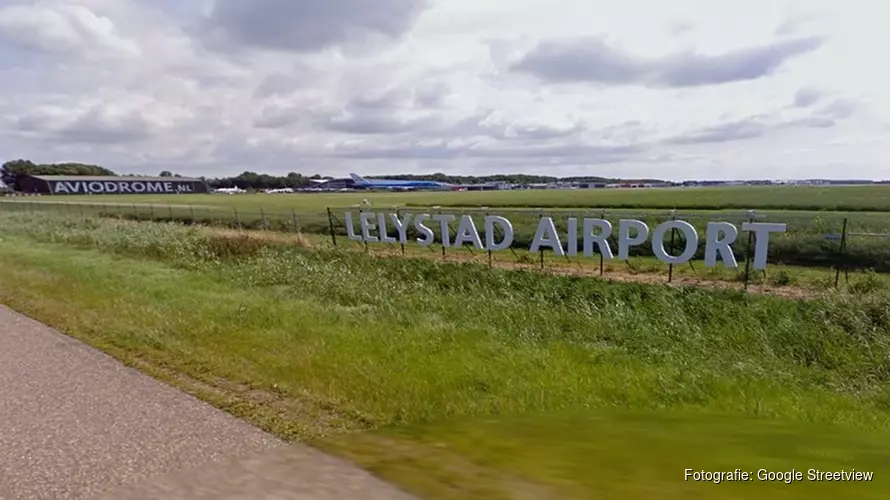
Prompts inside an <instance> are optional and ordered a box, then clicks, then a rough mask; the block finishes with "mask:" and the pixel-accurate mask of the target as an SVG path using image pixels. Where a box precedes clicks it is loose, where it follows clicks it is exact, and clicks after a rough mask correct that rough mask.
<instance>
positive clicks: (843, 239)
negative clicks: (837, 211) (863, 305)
mask: <svg viewBox="0 0 890 500" xmlns="http://www.w3.org/2000/svg"><path fill="white" fill-rule="evenodd" d="M846 253H847V218H846V217H844V225H843V228H842V229H841V245H840V253H839V255H838V257H840V259H838V266H837V269H836V272H835V274H834V287H835V288H837V287H838V283H839V282H840V279H841V266H843V268H844V276H846V277H847V281H849V274H848V271H847V266H846V262H847V256H846Z"/></svg>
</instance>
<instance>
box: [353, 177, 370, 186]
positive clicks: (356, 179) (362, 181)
mask: <svg viewBox="0 0 890 500" xmlns="http://www.w3.org/2000/svg"><path fill="white" fill-rule="evenodd" d="M349 177H351V178H352V180H353V181H354V182H355V183H356V184H359V185H362V186H367V185H368V184H370V182H368V181H367V180H366V179H365V178H364V177H362V176H360V175H358V174H349Z"/></svg>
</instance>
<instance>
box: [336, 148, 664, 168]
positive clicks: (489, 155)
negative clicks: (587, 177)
mask: <svg viewBox="0 0 890 500" xmlns="http://www.w3.org/2000/svg"><path fill="white" fill-rule="evenodd" d="M646 149H647V146H646V145H644V144H634V145H626V146H595V145H587V144H567V145H555V146H543V147H529V148H526V147H506V148H495V147H474V146H473V145H470V146H467V145H460V146H452V145H448V144H439V145H426V144H417V143H415V144H406V145H405V146H403V147H397V148H375V149H341V150H340V151H339V153H338V156H342V157H345V158H352V159H369V160H370V159H440V160H445V159H452V160H453V159H458V158H472V159H498V160H509V159H514V160H528V161H533V162H541V161H547V160H565V159H572V160H576V161H582V162H584V163H588V164H598V163H614V162H619V161H625V160H627V159H628V158H631V157H633V156H634V155H637V154H640V153H642V152H644V151H646Z"/></svg>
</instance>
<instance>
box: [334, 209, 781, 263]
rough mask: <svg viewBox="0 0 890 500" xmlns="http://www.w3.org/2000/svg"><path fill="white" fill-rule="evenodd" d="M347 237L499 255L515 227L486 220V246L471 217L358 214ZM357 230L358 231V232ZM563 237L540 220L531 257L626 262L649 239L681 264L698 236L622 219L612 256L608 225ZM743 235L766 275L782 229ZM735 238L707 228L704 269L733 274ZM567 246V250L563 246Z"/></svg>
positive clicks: (731, 229) (686, 228)
mask: <svg viewBox="0 0 890 500" xmlns="http://www.w3.org/2000/svg"><path fill="white" fill-rule="evenodd" d="M344 217H345V222H346V232H347V237H348V238H349V239H350V240H353V241H359V242H367V243H390V244H396V243H403V244H405V243H408V231H409V230H410V229H412V228H413V229H414V231H415V232H416V233H417V234H419V235H420V236H419V237H418V238H416V239H415V240H416V242H417V244H419V245H420V246H424V247H427V246H430V245H432V244H433V243H434V242H435V241H436V235H437V234H438V235H439V242H440V243H441V244H442V245H443V246H445V247H456V248H460V247H463V246H465V245H470V246H472V247H474V248H476V249H478V250H488V251H501V250H506V249H509V248H510V246H511V245H512V244H513V240H514V230H513V223H512V222H510V220H509V219H507V218H506V217H503V216H500V215H486V216H485V217H484V222H483V224H484V233H485V241H482V237H481V236H480V234H479V230H478V229H477V227H476V222H475V221H474V220H473V217H472V216H470V215H453V214H432V215H431V214H427V213H421V214H402V215H400V214H397V213H385V212H372V211H361V212H359V213H358V214H355V213H353V212H346V213H345V215H344ZM454 222H457V223H458V224H457V231H456V234H455V235H454V236H453V237H452V234H451V224H453V223H454ZM356 226H358V227H356ZM390 228H392V229H395V234H396V235H397V236H396V237H394V236H391V234H392V232H391V230H390ZM566 228H567V231H566V233H565V234H560V232H559V231H558V230H557V229H556V224H554V222H553V219H552V218H551V217H542V218H541V219H540V220H539V221H538V226H537V229H536V230H535V237H534V239H533V240H532V242H531V245H530V246H529V248H528V251H529V252H531V253H537V252H539V251H541V250H544V249H549V250H552V251H553V252H554V253H555V254H556V255H559V256H568V257H575V256H578V255H579V254H580V255H583V256H584V257H592V256H593V255H594V249H596V250H597V251H598V253H600V254H601V255H602V256H603V258H604V259H615V258H617V259H620V260H626V259H627V258H628V257H629V256H630V249H631V247H633V246H637V245H641V244H643V243H645V242H646V241H647V240H649V239H651V243H652V251H653V253H654V254H655V257H656V258H657V259H658V260H660V261H662V262H665V263H667V264H683V263H686V262H689V261H690V260H692V258H693V257H694V256H695V254H696V252H697V251H698V247H699V239H700V238H699V234H698V231H696V229H695V227H694V226H693V225H692V224H690V223H688V222H686V221H683V220H671V221H667V222H663V223H661V224H658V225H657V226H655V227H654V228H650V227H649V226H648V225H647V224H646V223H645V222H643V221H640V220H636V219H621V220H619V221H618V228H617V238H616V239H617V241H618V245H617V246H618V248H617V252H614V251H613V248H612V247H611V245H610V243H609V241H608V238H609V237H611V236H612V234H613V232H614V231H615V228H614V226H613V225H612V223H611V222H609V221H608V220H606V219H595V218H582V219H579V218H577V217H568V218H567V219H566ZM496 230H499V232H500V236H501V237H500V240H498V241H496ZM672 230H677V231H679V232H680V233H681V234H682V235H683V239H684V240H685V244H684V248H683V250H682V252H681V253H680V254H679V255H670V254H669V253H668V251H667V249H665V238H666V236H667V235H669V234H671V231H672ZM741 230H742V231H748V232H750V233H752V234H753V235H754V241H755V244H754V256H753V257H754V258H753V265H754V269H766V266H767V250H768V249H769V238H770V234H772V233H784V232H785V230H786V225H785V224H780V223H764V222H745V223H743V224H742V227H741ZM738 237H739V228H738V227H737V226H736V225H735V224H732V223H730V222H708V224H707V229H706V231H705V254H704V265H705V266H707V267H715V266H716V265H717V257H718V256H719V257H720V260H721V261H723V264H724V265H725V266H726V267H730V268H736V267H738V262H737V261H736V258H735V254H734V252H733V250H732V247H731V246H730V245H732V244H733V243H734V242H735V241H736V240H737V239H738ZM563 242H564V243H565V245H564V244H563Z"/></svg>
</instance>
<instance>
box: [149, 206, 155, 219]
mask: <svg viewBox="0 0 890 500" xmlns="http://www.w3.org/2000/svg"><path fill="white" fill-rule="evenodd" d="M148 210H149V218H150V219H151V221H152V222H154V220H155V206H154V203H149V204H148Z"/></svg>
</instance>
